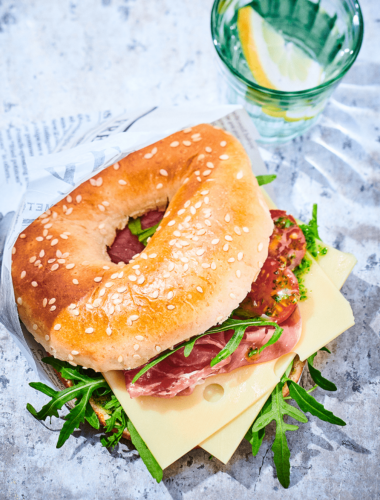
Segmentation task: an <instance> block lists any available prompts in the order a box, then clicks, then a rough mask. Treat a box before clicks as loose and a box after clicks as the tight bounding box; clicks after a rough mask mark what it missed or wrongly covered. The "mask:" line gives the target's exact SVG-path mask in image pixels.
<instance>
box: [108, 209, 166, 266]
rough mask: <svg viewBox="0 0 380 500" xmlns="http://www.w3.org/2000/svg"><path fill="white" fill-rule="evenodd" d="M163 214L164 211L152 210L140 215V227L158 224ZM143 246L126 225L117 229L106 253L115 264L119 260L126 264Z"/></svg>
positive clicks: (145, 227)
mask: <svg viewBox="0 0 380 500" xmlns="http://www.w3.org/2000/svg"><path fill="white" fill-rule="evenodd" d="M163 216H164V212H159V211H158V210H152V211H151V212H148V213H146V214H144V215H143V216H142V217H141V228H142V229H148V228H149V227H152V226H154V225H156V224H158V223H159V222H160V220H161V219H162V217H163ZM144 248H145V247H144V245H143V244H142V243H140V241H139V239H138V237H137V236H135V235H134V234H132V233H131V231H130V230H129V228H128V226H126V227H125V228H124V229H122V230H121V231H118V233H117V235H116V238H115V241H114V242H113V243H112V245H111V247H110V248H108V255H109V256H110V258H111V260H112V262H114V263H115V264H118V263H119V262H125V263H126V264H128V262H129V261H130V260H131V259H132V257H133V256H134V255H136V254H137V253H140V252H142V251H143V250H144Z"/></svg>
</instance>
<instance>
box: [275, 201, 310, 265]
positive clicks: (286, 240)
mask: <svg viewBox="0 0 380 500" xmlns="http://www.w3.org/2000/svg"><path fill="white" fill-rule="evenodd" d="M270 214H271V216H272V219H273V222H274V230H273V234H272V236H271V237H270V241H269V249H268V256H269V257H272V258H273V259H276V260H278V261H279V262H280V263H283V264H285V265H286V266H287V267H289V268H290V269H294V268H295V267H297V266H298V264H299V263H300V262H301V260H302V259H303V257H304V255H305V252H306V240H305V236H304V234H303V232H302V231H301V229H300V228H299V226H298V225H297V222H296V220H295V219H294V217H293V216H292V215H288V214H287V213H286V212H285V211H284V210H271V211H270Z"/></svg>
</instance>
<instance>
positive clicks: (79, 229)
mask: <svg viewBox="0 0 380 500" xmlns="http://www.w3.org/2000/svg"><path fill="white" fill-rule="evenodd" d="M264 177H265V176H264ZM272 177H273V176H272ZM268 180H269V179H263V178H259V179H256V177H255V176H254V175H253V173H252V170H251V164H250V160H249V157H248V156H247V154H246V152H245V150H244V148H243V146H242V145H241V144H240V142H239V141H238V140H237V139H236V138H235V137H234V136H233V135H231V134H230V133H228V132H226V131H224V130H222V129H219V128H217V127H213V126H211V125H207V124H202V125H198V126H196V127H192V128H187V129H185V130H182V131H179V132H177V133H175V134H173V135H171V136H169V137H167V138H165V139H162V140H161V141H158V142H157V143H155V144H153V145H151V146H148V147H146V148H144V149H141V150H139V151H136V152H134V153H132V154H129V155H128V156H126V157H125V158H123V159H122V160H119V161H118V162H117V163H115V164H114V165H112V166H110V167H108V168H106V169H104V170H103V171H102V172H100V173H98V174H96V175H95V176H94V177H92V178H91V179H89V180H87V181H85V182H83V183H82V184H81V185H79V186H78V187H77V188H75V189H74V190H73V191H72V192H71V193H70V194H68V195H66V196H65V198H64V199H62V200H61V201H60V202H58V203H57V204H56V205H54V206H53V207H51V208H50V209H48V210H46V212H45V213H44V214H42V215H41V216H40V217H38V218H37V219H36V220H35V221H34V222H33V223H32V224H30V226H28V227H27V228H26V229H25V230H24V231H23V232H22V233H21V234H20V235H19V237H18V239H17V241H16V243H15V245H14V247H13V252H12V253H13V257H12V279H13V286H14V293H15V299H16V304H17V308H18V313H19V316H20V320H21V321H22V323H23V324H24V325H25V327H26V328H27V329H28V331H29V332H31V333H32V335H33V336H34V338H35V339H36V341H37V342H39V343H40V344H41V345H42V346H43V347H44V349H45V350H46V353H47V355H48V356H47V357H46V358H45V359H44V361H45V362H46V363H47V364H49V365H51V366H52V367H53V368H54V369H55V370H56V371H57V372H58V373H59V375H60V377H61V380H62V382H63V383H64V385H65V386H66V389H64V391H62V394H63V396H62V397H60V398H58V397H57V396H56V395H53V396H51V394H52V393H51V390H50V391H49V389H46V387H47V386H44V387H42V386H43V384H34V387H35V388H36V389H38V390H42V392H45V393H46V394H47V395H49V396H51V397H53V401H55V402H54V404H50V406H49V405H46V407H44V408H43V409H42V410H41V411H40V412H36V410H35V409H34V408H33V407H32V406H31V405H28V409H29V411H31V413H32V414H33V415H34V416H36V417H37V418H46V417H47V416H49V415H50V416H51V415H56V414H57V409H59V408H61V407H62V405H63V404H65V403H68V402H70V401H73V400H74V401H76V402H75V404H74V406H73V409H72V412H70V414H69V415H72V417H68V420H67V422H66V423H65V426H66V427H65V426H64V429H63V430H62V431H63V432H62V433H61V435H60V439H59V442H58V445H59V446H62V444H63V443H64V442H65V441H66V439H67V438H68V437H69V435H70V434H71V433H72V431H73V430H74V429H75V428H76V427H78V426H79V424H80V423H81V422H83V421H84V420H87V421H88V422H89V423H90V424H91V425H93V426H94V427H99V421H100V422H101V423H102V424H103V425H104V426H105V427H106V431H113V432H114V435H113V436H112V437H111V438H108V439H104V440H103V441H102V442H103V444H106V445H111V446H114V445H115V444H116V443H117V441H118V440H119V439H120V437H122V436H124V437H130V438H131V439H132V442H133V443H134V444H135V446H136V447H137V449H138V451H139V452H140V455H141V456H142V457H143V459H144V457H147V456H149V460H148V459H146V460H144V461H146V463H149V464H150V465H149V466H148V468H149V470H150V471H151V473H152V474H153V476H154V477H156V479H158V480H160V478H161V477H162V470H161V472H157V471H160V466H159V464H158V463H157V461H156V460H155V458H154V457H153V455H152V454H151V452H150V451H149V448H148V446H147V444H145V443H144V441H143V440H142V438H141V437H140V436H139V434H138V432H137V430H136V427H135V426H134V424H133V423H132V422H131V420H130V418H129V417H128V415H127V413H128V412H127V413H126V412H125V410H124V409H123V407H122V406H121V405H120V402H119V401H118V400H117V398H116V396H115V395H114V394H112V390H111V388H110V387H109V386H108V384H107V382H106V380H105V379H104V378H103V376H102V374H104V376H105V378H106V379H107V374H108V373H112V372H114V371H118V372H120V373H123V376H124V380H125V388H126V390H127V392H128V394H129V397H130V398H131V399H135V398H141V397H155V398H164V399H168V400H170V399H173V398H178V397H187V396H191V394H192V393H193V392H194V390H195V389H196V388H197V387H198V386H199V385H201V384H204V382H205V380H206V379H208V378H210V377H215V376H216V375H221V374H230V373H234V372H235V371H236V370H237V369H239V368H242V367H247V366H251V365H261V364H263V363H267V362H269V361H272V360H277V359H279V358H281V357H282V356H284V355H285V354H288V353H291V352H292V351H293V349H294V347H295V346H296V345H297V343H298V342H299V340H300V338H301V332H302V315H301V311H300V308H299V302H300V301H301V300H302V299H304V298H305V295H306V291H305V289H304V287H303V284H302V276H303V275H304V274H305V273H306V272H307V270H308V269H307V264H306V261H305V254H306V251H307V249H310V248H311V247H313V249H315V248H316V252H317V253H320V252H322V253H323V247H321V246H319V247H318V245H316V238H315V237H316V236H318V232H317V226H316V218H315V225H314V226H313V225H311V226H310V227H309V226H302V225H299V224H298V223H297V221H296V220H295V219H294V217H292V216H291V215H289V214H287V213H286V212H285V211H282V210H277V209H276V210H275V209H272V210H270V209H269V207H268V203H267V201H266V199H265V197H264V195H263V193H262V191H261V189H260V187H259V184H262V183H265V182H266V181H268ZM313 231H314V234H313ZM309 247H310V248H309ZM305 362H306V361H300V360H299V358H296V359H295V360H293V361H292V362H291V364H290V365H289V369H288V370H287V377H288V380H289V383H290V382H291V381H293V382H297V381H298V380H299V378H300V376H301V374H302V369H303V367H304V365H305ZM32 386H33V385H32ZM288 390H289V389H288V387H287V385H286V380H285V379H284V380H283V381H282V386H281V391H282V393H283V395H284V396H285V397H287V396H288V394H289V393H288V392H287V391H288ZM65 391H66V392H65ZM86 391H87V392H86ZM54 398H55V399H54ZM152 464H153V465H152Z"/></svg>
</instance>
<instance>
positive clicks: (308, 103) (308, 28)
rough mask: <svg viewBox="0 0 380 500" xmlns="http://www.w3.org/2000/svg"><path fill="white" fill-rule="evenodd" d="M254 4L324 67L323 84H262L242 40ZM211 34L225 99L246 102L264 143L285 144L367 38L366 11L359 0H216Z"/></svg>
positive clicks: (312, 116) (313, 114)
mask: <svg viewBox="0 0 380 500" xmlns="http://www.w3.org/2000/svg"><path fill="white" fill-rule="evenodd" d="M246 6H251V7H252V8H253V9H254V10H255V11H256V12H257V13H258V14H259V15H260V16H261V17H262V18H264V19H265V20H266V21H267V22H268V23H269V24H270V25H271V27H272V28H274V29H275V30H276V31H277V32H279V33H281V35H282V36H283V38H284V39H285V42H286V43H293V44H295V45H296V46H297V47H299V49H301V50H302V51H303V52H304V53H305V54H307V56H308V57H309V58H310V59H313V60H314V61H317V63H318V64H319V65H320V66H321V68H322V69H323V80H322V83H321V84H319V85H318V86H315V87H312V88H307V89H304V90H296V91H282V90H277V89H273V88H267V87H265V86H261V85H259V84H258V83H257V82H256V81H255V79H254V77H253V74H252V72H251V70H250V68H249V66H248V63H247V61H246V58H245V57H244V54H243V49H242V45H241V42H240V39H239V33H238V25H237V16H238V10H239V9H240V8H242V7H246ZM211 33H212V38H213V42H214V46H215V49H216V52H217V54H218V56H219V57H218V60H219V66H220V74H221V89H222V93H223V98H224V99H225V100H227V101H228V102H229V103H232V104H242V105H243V106H244V107H245V108H246V110H247V111H248V113H249V115H250V116H251V118H252V120H253V122H254V123H255V125H256V128H257V130H258V132H259V134H260V139H259V142H263V143H281V142H287V141H289V140H290V139H292V138H294V137H296V136H298V135H300V134H302V133H304V132H305V131H306V130H307V129H309V128H310V127H311V126H312V125H313V124H314V123H315V122H316V121H317V120H318V116H319V115H320V113H321V112H322V111H323V109H324V107H325V105H326V102H327V100H328V98H329V96H330V95H331V94H332V92H333V90H334V89H335V87H336V86H337V85H338V84H339V82H340V80H341V79H342V78H343V76H344V75H345V74H346V72H347V71H348V70H349V69H350V67H351V66H352V64H353V63H354V61H355V59H356V57H357V55H358V53H359V50H360V47H361V44H362V40H363V16H362V12H361V9H360V6H359V3H358V2H357V1H355V0H314V1H313V0H253V1H252V0H251V1H247V0H215V2H214V4H213V7H212V13H211Z"/></svg>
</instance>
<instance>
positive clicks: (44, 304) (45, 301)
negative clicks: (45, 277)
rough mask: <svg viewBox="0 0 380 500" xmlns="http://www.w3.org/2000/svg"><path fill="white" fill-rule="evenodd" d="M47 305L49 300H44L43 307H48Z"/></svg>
mask: <svg viewBox="0 0 380 500" xmlns="http://www.w3.org/2000/svg"><path fill="white" fill-rule="evenodd" d="M46 304H47V299H44V300H43V301H42V305H43V307H46Z"/></svg>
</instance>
